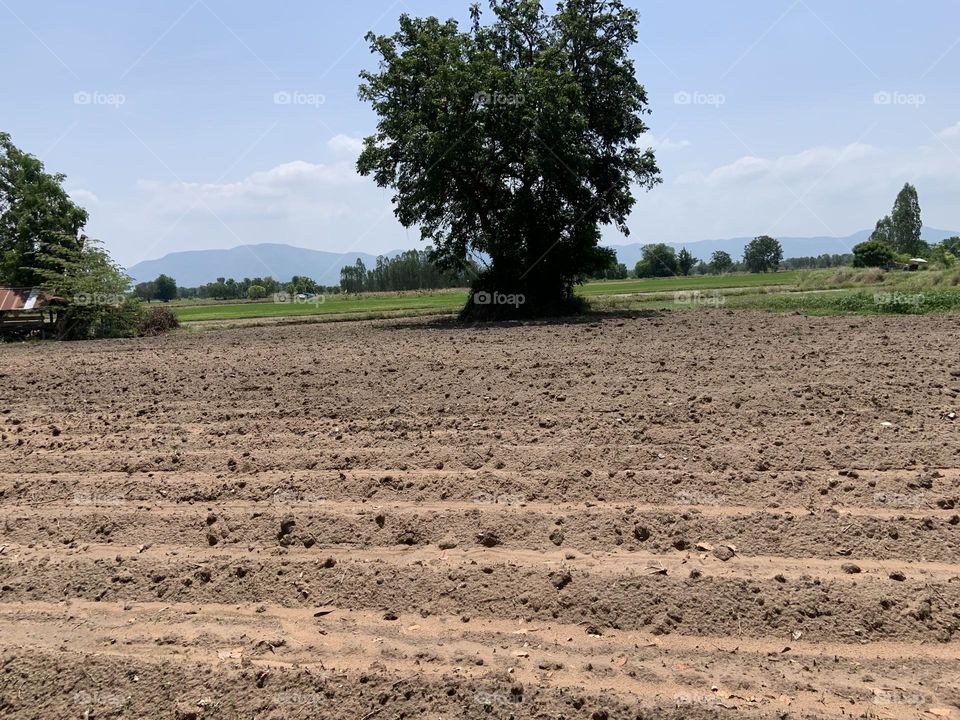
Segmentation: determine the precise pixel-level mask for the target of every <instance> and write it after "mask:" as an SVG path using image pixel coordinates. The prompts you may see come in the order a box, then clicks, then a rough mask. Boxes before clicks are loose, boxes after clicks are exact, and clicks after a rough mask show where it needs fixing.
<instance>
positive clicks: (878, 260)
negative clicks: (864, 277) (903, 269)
mask: <svg viewBox="0 0 960 720" xmlns="http://www.w3.org/2000/svg"><path fill="white" fill-rule="evenodd" d="M895 257H896V251H895V250H894V249H893V248H892V247H890V246H889V245H887V244H886V243H883V242H880V241H879V240H867V241H866V242H862V243H860V244H859V245H855V246H854V248H853V266H854V267H882V266H884V265H886V264H887V263H889V262H891V261H892V260H894V258H895Z"/></svg>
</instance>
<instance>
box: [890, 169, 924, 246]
mask: <svg viewBox="0 0 960 720" xmlns="http://www.w3.org/2000/svg"><path fill="white" fill-rule="evenodd" d="M890 220H891V224H892V228H893V238H892V239H893V249H894V250H896V251H897V252H899V253H904V254H905V255H909V256H910V257H917V256H921V257H922V256H923V255H924V254H926V252H927V251H929V247H928V246H927V244H926V243H925V242H924V241H923V240H922V239H921V238H920V233H921V232H922V230H923V221H922V220H921V218H920V199H919V198H918V197H917V189H916V188H915V187H914V186H913V185H911V184H910V183H906V184H905V185H904V186H903V189H902V190H901V191H900V192H899V193H897V199H896V201H895V202H894V203H893V212H892V213H891V214H890Z"/></svg>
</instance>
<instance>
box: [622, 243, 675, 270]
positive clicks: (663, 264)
mask: <svg viewBox="0 0 960 720" xmlns="http://www.w3.org/2000/svg"><path fill="white" fill-rule="evenodd" d="M640 252H641V257H640V261H639V262H638V263H637V265H636V267H635V268H634V270H633V273H634V275H636V276H637V277H638V278H645V277H673V276H674V275H676V274H677V270H678V268H677V251H676V250H674V249H673V248H672V247H670V246H669V245H667V244H666V243H652V244H650V245H644V246H643V247H642V248H640Z"/></svg>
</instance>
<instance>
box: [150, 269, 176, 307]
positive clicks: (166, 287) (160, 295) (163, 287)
mask: <svg viewBox="0 0 960 720" xmlns="http://www.w3.org/2000/svg"><path fill="white" fill-rule="evenodd" d="M153 297H154V298H156V299H157V300H163V302H169V301H170V300H176V299H177V281H176V280H174V279H173V278H172V277H170V276H169V275H162V274H161V275H158V276H157V279H156V280H154V281H153Z"/></svg>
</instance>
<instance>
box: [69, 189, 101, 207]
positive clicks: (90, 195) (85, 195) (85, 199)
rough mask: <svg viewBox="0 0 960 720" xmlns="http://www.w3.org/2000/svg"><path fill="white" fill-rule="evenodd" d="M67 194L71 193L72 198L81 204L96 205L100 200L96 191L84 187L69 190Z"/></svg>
mask: <svg viewBox="0 0 960 720" xmlns="http://www.w3.org/2000/svg"><path fill="white" fill-rule="evenodd" d="M67 195H69V196H70V198H71V199H72V200H73V201H74V202H75V203H77V204H78V205H80V206H84V205H96V204H97V203H99V202H100V198H98V197H97V195H96V193H94V192H92V191H90V190H85V189H83V188H74V189H73V190H67Z"/></svg>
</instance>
